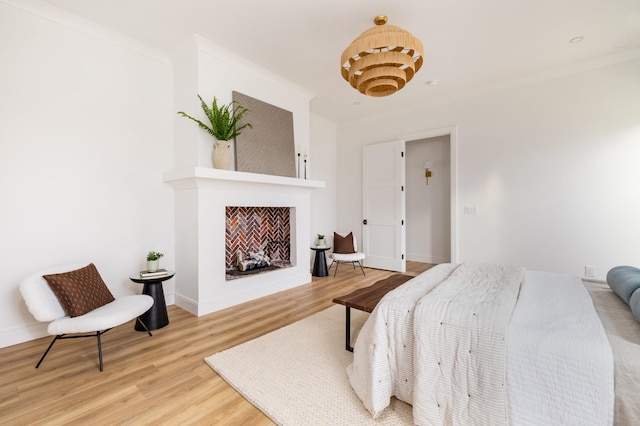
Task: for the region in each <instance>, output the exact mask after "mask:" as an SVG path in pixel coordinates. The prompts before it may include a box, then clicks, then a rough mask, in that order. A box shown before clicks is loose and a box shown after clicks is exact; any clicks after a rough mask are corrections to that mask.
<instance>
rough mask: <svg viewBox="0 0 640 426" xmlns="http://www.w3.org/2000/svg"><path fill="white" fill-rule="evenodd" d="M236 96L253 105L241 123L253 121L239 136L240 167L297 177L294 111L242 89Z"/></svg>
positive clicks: (237, 158) (239, 101)
mask: <svg viewBox="0 0 640 426" xmlns="http://www.w3.org/2000/svg"><path fill="white" fill-rule="evenodd" d="M233 100H234V101H235V102H237V103H238V104H239V105H242V106H243V107H245V108H247V109H249V112H247V113H246V114H245V115H244V117H242V120H241V121H240V122H239V123H238V125H239V126H241V125H242V124H244V123H251V126H252V127H251V128H248V127H247V128H245V129H244V130H242V132H241V133H240V135H238V136H237V137H236V143H235V145H236V170H237V171H239V172H249V173H260V174H263V175H276V176H286V177H296V163H295V143H294V139H293V113H291V111H287V110H284V109H282V108H278V107H276V106H274V105H270V104H268V103H266V102H263V101H260V100H258V99H255V98H252V97H251V96H247V95H244V94H242V93H239V92H233Z"/></svg>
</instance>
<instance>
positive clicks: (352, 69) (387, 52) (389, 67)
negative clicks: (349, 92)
mask: <svg viewBox="0 0 640 426" xmlns="http://www.w3.org/2000/svg"><path fill="white" fill-rule="evenodd" d="M387 20H388V18H387V17H386V16H384V15H379V16H376V17H375V19H374V20H373V22H374V23H375V24H376V26H375V27H373V28H370V29H368V30H366V31H365V32H363V33H362V34H360V35H359V36H358V38H356V39H355V40H354V41H353V43H351V45H350V46H349V47H347V48H346V49H345V51H344V52H343V53H342V57H341V58H340V67H341V73H342V77H343V78H344V79H345V80H347V81H348V82H349V84H350V85H351V87H353V88H354V89H357V90H358V91H359V92H360V93H362V94H365V95H368V96H375V97H382V96H388V95H392V94H394V93H396V92H397V91H398V90H400V89H402V88H403V87H404V86H405V84H407V83H408V82H409V81H410V80H411V79H412V78H413V76H414V75H415V73H417V72H418V70H420V67H422V57H423V54H424V53H423V52H424V48H423V47H422V43H421V42H420V40H418V39H417V38H415V37H414V36H413V35H411V34H410V33H409V32H408V31H405V30H403V29H402V28H400V27H396V26H395V25H385V24H386V23H387Z"/></svg>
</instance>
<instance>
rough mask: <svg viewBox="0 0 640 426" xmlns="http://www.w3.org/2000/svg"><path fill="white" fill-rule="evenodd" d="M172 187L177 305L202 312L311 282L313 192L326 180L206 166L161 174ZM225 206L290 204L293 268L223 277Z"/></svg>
mask: <svg viewBox="0 0 640 426" xmlns="http://www.w3.org/2000/svg"><path fill="white" fill-rule="evenodd" d="M163 179H164V181H165V182H166V183H168V184H169V185H171V186H172V187H173V188H174V190H175V235H176V238H175V239H176V276H175V285H176V290H175V304H176V305H178V306H180V307H181V308H183V309H185V310H187V311H189V312H191V313H193V314H194V315H198V316H201V315H205V314H208V313H210V312H214V311H217V310H220V309H224V308H227V307H229V306H233V305H237V304H239V303H243V302H246V301H249V300H253V299H256V298H259V297H263V296H266V295H269V294H272V293H276V292H279V291H283V290H286V289H289V288H292V287H296V286H299V285H302V284H306V283H309V282H311V274H310V271H309V265H310V250H309V247H310V244H311V241H310V240H311V224H310V222H311V192H312V191H313V190H316V189H320V188H324V187H325V183H324V182H322V181H314V180H307V179H296V178H290V177H282V176H272V175H261V174H256V173H244V172H237V171H230V170H217V169H211V168H206V167H194V168H191V169H185V170H177V171H174V172H169V173H165V174H164V176H163ZM227 206H249V207H289V208H291V226H292V230H291V262H292V264H293V266H292V267H289V268H282V269H279V270H276V271H269V272H264V273H260V274H255V275H251V276H248V277H245V278H241V279H235V280H231V281H227V280H226V279H225V276H226V270H225V221H226V215H225V210H226V207H227Z"/></svg>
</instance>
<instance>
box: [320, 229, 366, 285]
mask: <svg viewBox="0 0 640 426" xmlns="http://www.w3.org/2000/svg"><path fill="white" fill-rule="evenodd" d="M329 257H330V258H331V260H332V261H331V265H329V270H331V267H332V266H333V264H334V263H335V264H336V269H335V271H333V276H334V277H335V276H336V274H337V273H338V266H339V265H340V263H341V262H350V263H351V264H352V265H353V268H354V269H355V268H356V263H357V264H358V265H359V266H360V270H361V271H362V275H366V274H365V273H364V268H363V267H362V261H363V260H364V258H365V255H364V253H359V252H358V240H357V239H356V236H355V235H353V232H349V233H348V234H347V235H346V236H342V235H340V234H338V233H337V232H334V233H333V252H332V253H329Z"/></svg>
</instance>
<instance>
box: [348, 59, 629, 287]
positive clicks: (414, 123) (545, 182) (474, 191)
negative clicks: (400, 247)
mask: <svg viewBox="0 0 640 426" xmlns="http://www.w3.org/2000/svg"><path fill="white" fill-rule="evenodd" d="M405 90H407V89H405ZM638 111H640V60H632V61H628V62H623V63H619V64H615V65H611V66H608V67H603V68H598V69H592V70H588V71H584V72H581V73H576V74H573V75H568V76H563V77H557V78H555V79H551V80H547V81H542V82H538V83H535V84H530V85H528V86H523V87H516V88H512V89H508V90H504V91H501V92H495V93H491V94H486V95H481V96H477V97H474V98H468V99H463V100H459V101H456V102H452V103H450V104H445V105H440V106H438V107H425V108H423V109H415V110H411V111H401V112H398V113H397V114H392V115H390V116H388V117H385V119H384V120H380V117H372V118H371V119H368V120H362V121H358V122H353V123H350V124H347V125H343V126H339V127H338V181H339V182H352V184H350V185H340V186H339V189H338V209H339V211H340V212H341V214H340V215H339V216H338V226H340V227H343V228H346V229H349V228H354V229H359V228H360V220H361V218H360V213H359V212H360V211H361V208H360V200H361V199H362V197H361V189H360V188H361V185H360V182H361V152H362V151H361V149H362V145H364V144H369V143H375V142H383V141H388V140H393V139H395V138H398V137H401V136H402V135H405V134H411V133H417V132H422V131H425V130H428V129H434V128H439V127H445V126H452V125H456V126H457V167H458V172H457V173H458V174H457V193H458V200H457V206H458V208H457V211H456V212H454V214H455V215H456V217H457V223H458V229H457V231H458V241H457V242H458V246H457V247H458V249H457V251H458V259H457V260H458V261H467V262H501V263H511V264H518V265H523V266H526V267H528V268H530V269H538V270H547V271H558V272H567V273H571V274H574V275H578V276H583V275H584V266H586V265H590V266H595V267H596V278H599V279H603V278H604V277H605V275H606V272H607V271H608V270H609V269H610V268H611V267H613V266H615V265H619V264H635V265H638V264H640V258H639V257H638V249H637V242H638V241H639V240H640V226H638V217H639V216H640V196H639V195H638V194H639V192H638V183H639V182H640V167H638V158H640V115H639V114H638ZM465 206H477V207H478V211H479V214H478V215H477V216H465V215H462V210H463V208H464V207H465Z"/></svg>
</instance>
